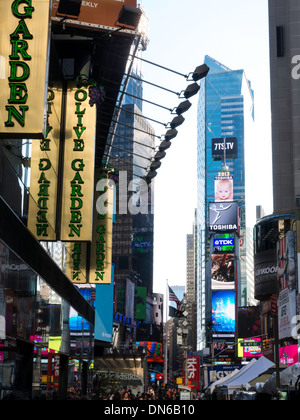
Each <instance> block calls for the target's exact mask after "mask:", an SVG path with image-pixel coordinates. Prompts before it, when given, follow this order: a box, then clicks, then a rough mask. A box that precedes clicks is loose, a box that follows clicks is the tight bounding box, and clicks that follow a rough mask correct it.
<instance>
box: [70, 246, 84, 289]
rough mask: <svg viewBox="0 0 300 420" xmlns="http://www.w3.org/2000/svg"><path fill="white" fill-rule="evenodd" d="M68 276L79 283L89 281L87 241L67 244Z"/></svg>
mask: <svg viewBox="0 0 300 420" xmlns="http://www.w3.org/2000/svg"><path fill="white" fill-rule="evenodd" d="M66 249H67V258H66V276H67V277H68V278H69V279H70V280H71V281H72V282H73V283H78V284H84V283H87V273H86V257H87V243H85V242H70V243H67V245H66Z"/></svg>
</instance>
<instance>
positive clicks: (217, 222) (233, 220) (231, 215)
mask: <svg viewBox="0 0 300 420" xmlns="http://www.w3.org/2000/svg"><path fill="white" fill-rule="evenodd" d="M209 230H210V231H211V232H234V231H237V230H238V203H237V202H236V201H233V202H227V201H226V202H214V203H209Z"/></svg>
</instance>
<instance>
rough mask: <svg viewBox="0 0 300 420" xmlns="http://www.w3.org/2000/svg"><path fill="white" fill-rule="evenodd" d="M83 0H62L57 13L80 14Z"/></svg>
mask: <svg viewBox="0 0 300 420" xmlns="http://www.w3.org/2000/svg"><path fill="white" fill-rule="evenodd" d="M80 8H81V0H60V2H59V5H58V9H57V13H58V14H60V15H68V16H76V17H78V16H79V13H80Z"/></svg>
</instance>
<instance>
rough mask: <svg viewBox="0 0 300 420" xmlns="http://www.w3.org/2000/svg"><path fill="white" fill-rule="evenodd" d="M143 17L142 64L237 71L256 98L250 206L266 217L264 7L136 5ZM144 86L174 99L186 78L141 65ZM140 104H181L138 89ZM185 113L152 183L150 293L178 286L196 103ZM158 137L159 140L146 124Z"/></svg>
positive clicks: (242, 3)
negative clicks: (209, 61) (211, 65)
mask: <svg viewBox="0 0 300 420" xmlns="http://www.w3.org/2000/svg"><path fill="white" fill-rule="evenodd" d="M139 3H140V4H141V6H142V7H143V9H144V11H145V12H146V15H147V16H148V18H149V40H150V42H149V46H148V50H147V51H146V52H144V54H143V57H144V58H145V59H147V60H149V61H152V62H154V63H158V64H161V65H163V66H165V67H168V68H171V69H173V70H176V71H178V72H180V73H183V74H187V73H189V72H192V71H193V70H194V69H195V68H196V67H197V66H198V65H200V64H202V63H203V61H204V56H205V55H209V56H211V57H212V58H214V59H216V60H217V61H219V62H221V63H223V64H225V65H226V66H227V67H229V68H231V69H233V70H239V69H243V70H244V71H245V74H246V77H247V78H248V80H250V81H251V85H252V88H253V89H254V97H255V127H256V128H255V130H256V132H255V138H254V139H253V142H254V145H255V148H256V149H257V157H256V158H255V162H253V166H254V169H255V173H256V179H254V181H253V182H256V184H258V185H259V188H258V190H257V193H256V200H257V201H256V203H255V204H256V205H258V204H261V205H263V207H264V208H265V209H266V213H267V214H270V213H271V212H272V172H271V146H270V141H271V140H270V139H271V134H270V133H271V117H270V91H269V89H270V82H269V38H268V31H269V29H268V1H267V0H227V1H224V0H211V1H209V2H208V1H206V0H205V1H204V0H185V1H180V0H141V1H140V2H139ZM143 74H144V79H145V80H148V81H150V82H153V83H156V84H158V85H161V86H164V87H166V88H168V89H171V90H173V91H175V92H180V91H182V90H184V89H185V87H186V86H187V84H188V82H186V80H185V78H183V77H181V76H178V75H174V74H172V73H170V72H168V71H165V70H162V69H158V68H156V67H155V66H153V65H150V64H147V63H145V64H144V65H143ZM144 98H145V99H148V100H151V101H154V102H157V103H159V104H162V105H164V106H166V107H168V108H173V107H175V106H177V105H178V104H179V102H180V101H182V99H178V97H177V96H176V95H175V94H172V93H165V92H164V91H162V90H161V89H157V88H154V87H151V86H149V85H145V88H144ZM190 101H191V102H192V107H191V108H190V110H189V111H188V112H187V113H185V114H184V117H185V122H184V123H183V125H182V126H180V127H178V129H177V130H178V135H177V137H176V138H175V139H174V140H173V141H172V146H171V147H170V148H169V149H168V150H167V156H166V157H165V158H164V159H163V160H162V166H161V167H160V168H159V169H158V171H157V172H158V175H157V176H156V178H155V237H154V286H153V291H154V292H158V293H165V290H166V280H168V282H169V284H170V285H185V281H186V235H187V234H188V233H192V224H193V217H194V209H195V208H196V206H197V188H196V186H197V161H196V155H197V101H198V95H197V96H195V97H194V98H191V99H190ZM144 115H146V116H148V117H151V118H154V119H157V120H159V121H161V122H163V123H167V122H169V121H171V120H172V118H173V117H174V116H172V115H170V113H169V112H168V111H165V110H162V109H160V108H158V107H155V106H153V105H149V104H145V105H144ZM153 127H154V128H155V129H156V132H157V135H161V134H164V133H165V131H166V130H165V129H164V127H163V126H161V125H157V124H155V125H153Z"/></svg>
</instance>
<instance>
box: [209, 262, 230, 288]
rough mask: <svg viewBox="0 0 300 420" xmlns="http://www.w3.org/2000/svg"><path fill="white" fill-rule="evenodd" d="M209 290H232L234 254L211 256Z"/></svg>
mask: <svg viewBox="0 0 300 420" xmlns="http://www.w3.org/2000/svg"><path fill="white" fill-rule="evenodd" d="M211 288H212V290H216V289H226V290H228V289H234V288H235V282H234V254H213V255H212V256H211Z"/></svg>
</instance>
